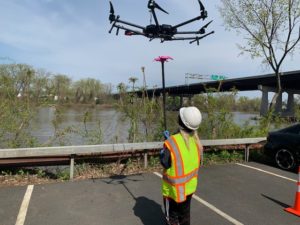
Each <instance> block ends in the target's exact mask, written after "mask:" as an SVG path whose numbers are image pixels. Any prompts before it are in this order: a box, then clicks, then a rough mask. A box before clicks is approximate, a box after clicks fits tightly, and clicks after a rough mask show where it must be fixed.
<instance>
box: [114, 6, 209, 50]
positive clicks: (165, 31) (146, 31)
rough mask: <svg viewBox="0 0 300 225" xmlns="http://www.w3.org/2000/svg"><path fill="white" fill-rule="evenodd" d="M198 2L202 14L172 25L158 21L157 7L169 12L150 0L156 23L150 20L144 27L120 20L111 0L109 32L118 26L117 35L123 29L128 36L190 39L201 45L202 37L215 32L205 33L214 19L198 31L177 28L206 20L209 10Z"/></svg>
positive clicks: (166, 39)
mask: <svg viewBox="0 0 300 225" xmlns="http://www.w3.org/2000/svg"><path fill="white" fill-rule="evenodd" d="M198 2H199V5H200V15H199V16H197V17H195V18H193V19H190V20H187V21H185V22H182V23H180V24H177V25H175V26H172V25H169V24H160V23H159V22H158V19H157V16H156V13H155V9H158V10H160V11H162V12H164V13H166V14H169V13H168V12H167V11H165V10H164V9H162V8H161V7H160V6H159V5H158V4H157V3H156V2H155V1H154V0H149V1H148V8H149V11H150V13H151V15H152V16H153V18H154V22H155V24H152V23H151V20H150V25H148V26H146V27H143V26H140V25H136V24H133V23H129V22H126V21H123V20H120V16H119V15H117V16H116V15H115V11H114V7H113V4H112V2H111V1H110V15H109V21H110V23H112V26H111V29H110V30H109V33H111V31H112V30H113V28H114V27H115V28H117V31H116V35H118V34H119V30H120V29H122V30H125V35H128V36H131V35H142V36H145V37H147V38H149V39H150V41H152V40H153V39H160V40H161V42H164V41H179V40H190V44H192V43H194V42H196V43H197V45H199V40H200V39H202V38H204V37H206V36H208V35H210V34H213V33H214V31H211V32H210V33H207V34H205V33H206V28H207V27H208V25H209V24H210V23H211V22H212V21H210V22H208V23H207V24H206V25H204V26H203V27H201V28H200V29H199V30H198V31H178V30H177V29H178V28H179V27H182V26H184V25H186V24H189V23H192V22H194V21H196V20H200V19H202V20H205V19H206V18H207V11H206V10H205V7H204V5H203V4H202V2H201V1H200V0H198ZM120 24H125V25H127V26H126V27H125V26H123V25H120ZM136 28H138V29H140V30H136ZM180 35H195V36H192V37H191V36H190V37H183V36H180ZM198 35H199V36H198Z"/></svg>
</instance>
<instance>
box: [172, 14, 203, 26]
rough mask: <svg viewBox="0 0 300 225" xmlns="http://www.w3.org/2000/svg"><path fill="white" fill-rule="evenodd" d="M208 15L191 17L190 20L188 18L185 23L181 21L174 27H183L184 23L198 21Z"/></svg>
mask: <svg viewBox="0 0 300 225" xmlns="http://www.w3.org/2000/svg"><path fill="white" fill-rule="evenodd" d="M205 18H206V17H205V16H202V15H201V16H197V17H195V18H193V19H190V20H187V21H185V22H183V23H180V24H177V25H175V26H173V27H174V28H176V29H177V28H178V27H182V26H184V25H186V24H189V23H192V22H194V21H196V20H200V19H205Z"/></svg>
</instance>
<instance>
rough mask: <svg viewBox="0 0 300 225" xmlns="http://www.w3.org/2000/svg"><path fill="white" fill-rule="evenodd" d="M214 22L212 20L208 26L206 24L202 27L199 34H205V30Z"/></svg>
mask: <svg viewBox="0 0 300 225" xmlns="http://www.w3.org/2000/svg"><path fill="white" fill-rule="evenodd" d="M212 21H213V20H211V21H210V22H208V23H207V24H205V25H204V26H203V27H201V28H200V29H199V31H198V32H197V34H205V29H206V28H207V27H208V26H209V24H211V23H212Z"/></svg>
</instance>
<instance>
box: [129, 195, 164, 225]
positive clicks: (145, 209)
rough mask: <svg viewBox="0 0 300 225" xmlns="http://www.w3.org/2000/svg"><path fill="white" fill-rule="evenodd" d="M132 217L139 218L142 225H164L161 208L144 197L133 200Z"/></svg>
mask: <svg viewBox="0 0 300 225" xmlns="http://www.w3.org/2000/svg"><path fill="white" fill-rule="evenodd" d="M135 200H136V203H135V206H134V207H133V211H134V215H136V216H137V217H139V218H140V220H141V221H142V223H143V224H144V225H154V224H155V225H164V224H165V223H164V221H165V218H164V214H163V211H162V209H161V206H160V205H159V204H157V203H156V202H155V201H153V200H151V199H148V198H146V197H138V198H135Z"/></svg>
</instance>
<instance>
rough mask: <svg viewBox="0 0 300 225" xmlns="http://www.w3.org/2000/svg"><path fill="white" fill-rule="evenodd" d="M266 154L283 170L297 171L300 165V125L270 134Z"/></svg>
mask: <svg viewBox="0 0 300 225" xmlns="http://www.w3.org/2000/svg"><path fill="white" fill-rule="evenodd" d="M264 152H265V154H266V155H267V156H269V157H271V159H272V160H274V162H275V163H276V164H277V166H278V167H280V168H281V169H284V170H293V169H295V167H296V166H298V165H299V163H300V123H297V124H294V125H292V126H289V127H286V128H283V129H280V130H277V131H273V132H270V133H269V134H268V137H267V142H266V144H265V145H264Z"/></svg>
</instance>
